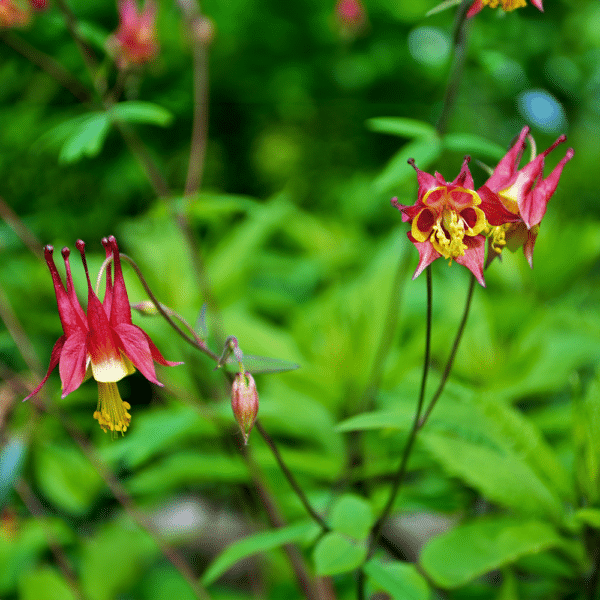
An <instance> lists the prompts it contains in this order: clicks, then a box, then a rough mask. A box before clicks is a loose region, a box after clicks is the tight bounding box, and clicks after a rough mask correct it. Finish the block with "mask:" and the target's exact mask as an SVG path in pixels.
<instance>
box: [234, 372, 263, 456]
mask: <svg viewBox="0 0 600 600" xmlns="http://www.w3.org/2000/svg"><path fill="white" fill-rule="evenodd" d="M231 408H232V409H233V415H234V416H235V420H236V421H237V422H238V425H239V426H240V430H241V432H242V436H243V437H244V444H247V443H248V436H249V435H250V431H251V430H252V426H253V425H254V421H255V420H256V415H257V414H258V392H257V391H256V383H255V382H254V378H253V377H252V375H250V373H236V376H235V379H234V380H233V384H232V386H231Z"/></svg>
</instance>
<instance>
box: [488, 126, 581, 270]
mask: <svg viewBox="0 0 600 600" xmlns="http://www.w3.org/2000/svg"><path fill="white" fill-rule="evenodd" d="M527 139H529V142H530V144H531V149H532V152H531V160H530V161H529V162H528V163H527V164H526V165H525V166H524V167H523V168H522V169H519V163H520V161H521V157H522V155H523V151H524V150H525V146H526V140H527ZM566 140H567V137H566V136H565V135H561V136H560V137H559V138H558V139H557V140H556V141H555V142H554V144H552V146H550V148H548V149H547V150H545V151H544V152H542V153H541V154H538V155H537V156H536V154H535V142H534V140H533V137H532V136H531V135H530V133H529V127H523V129H522V130H521V133H520V134H519V137H518V139H517V141H516V142H515V144H514V145H513V146H512V147H511V148H510V150H509V151H508V152H507V153H506V155H505V156H504V157H503V158H502V160H501V161H500V162H499V163H498V165H497V166H496V168H495V169H494V172H493V173H492V176H491V177H490V178H489V179H488V180H487V181H486V182H485V184H484V185H483V186H482V187H481V188H480V189H479V190H477V192H478V193H479V195H480V196H481V198H482V199H483V204H482V208H483V210H484V211H485V214H486V217H487V220H488V223H489V225H490V231H489V239H490V249H491V250H493V251H495V253H496V254H500V252H501V251H502V248H503V247H504V246H505V245H506V246H507V247H508V249H509V250H512V251H515V250H516V249H518V248H520V247H521V246H523V252H524V254H525V256H526V258H527V260H528V262H529V265H530V266H531V267H533V247H534V244H535V240H536V238H537V235H538V231H539V228H540V223H541V221H542V218H543V217H544V215H545V214H546V208H547V205H548V201H549V200H550V198H551V197H552V194H554V192H555V190H556V187H557V185H558V181H559V179H560V176H561V174H562V170H563V168H564V166H565V164H567V162H569V161H570V160H571V158H573V154H574V151H573V148H569V149H568V150H567V152H566V153H565V156H564V157H563V158H562V159H561V160H560V162H559V163H558V164H557V165H556V167H554V169H553V171H552V172H551V173H550V174H549V175H548V177H546V179H544V177H543V173H544V159H545V158H546V156H548V154H549V153H550V152H552V150H554V148H556V147H557V146H558V145H559V144H562V143H563V142H565V141H566ZM492 258H493V255H492V256H491V257H489V258H488V262H489V261H490V260H491V259H492Z"/></svg>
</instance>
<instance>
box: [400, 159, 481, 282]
mask: <svg viewBox="0 0 600 600" xmlns="http://www.w3.org/2000/svg"><path fill="white" fill-rule="evenodd" d="M469 160H470V159H469V157H466V158H465V160H464V162H463V165H462V168H461V170H460V173H459V174H458V176H457V177H456V179H455V180H454V181H453V182H452V183H448V182H446V181H445V180H444V178H443V177H442V175H440V174H439V173H437V172H436V174H435V177H434V176H433V175H430V174H429V173H425V172H424V171H421V170H420V169H419V168H417V166H416V165H415V161H414V160H412V159H411V160H409V161H408V162H409V163H410V164H411V165H412V166H413V167H414V169H415V170H416V172H417V180H418V183H419V192H418V198H417V202H416V203H415V204H414V205H413V206H405V205H403V204H400V203H399V202H398V199H397V198H393V199H392V205H393V206H395V207H396V208H397V209H398V210H399V211H400V212H401V213H402V220H403V221H405V222H406V221H409V222H410V223H411V230H410V231H409V232H408V238H409V239H410V241H411V242H412V243H413V244H414V245H415V247H416V248H417V250H418V251H419V264H418V266H417V270H416V271H415V274H414V276H413V279H415V277H418V276H419V275H420V274H421V273H422V272H423V270H424V269H425V267H427V266H429V265H430V264H431V263H432V262H433V261H434V260H436V259H437V258H440V257H444V258H447V259H449V260H450V263H452V261H453V260H455V261H456V262H457V263H458V264H460V265H464V266H465V267H467V269H469V271H471V273H473V275H475V277H476V278H477V281H479V283H480V284H481V285H482V286H485V281H484V279H483V262H484V257H485V237H484V236H483V235H482V232H483V231H484V230H485V228H486V226H487V222H486V218H485V214H484V212H483V210H481V208H479V205H480V204H481V198H480V197H479V195H478V194H477V192H475V190H474V189H473V177H472V176H471V172H470V171H469V166H468V163H469Z"/></svg>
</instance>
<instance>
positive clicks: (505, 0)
mask: <svg viewBox="0 0 600 600" xmlns="http://www.w3.org/2000/svg"><path fill="white" fill-rule="evenodd" d="M498 4H500V6H502V10H505V11H506V12H509V11H511V10H515V8H523V7H524V6H527V2H526V1H525V0H475V2H473V4H471V8H469V10H468V12H467V18H470V17H474V16H475V15H476V14H477V13H478V12H479V11H480V10H482V9H483V7H484V6H489V7H490V8H496V7H497V6H498ZM531 4H533V5H534V6H535V7H536V8H539V9H540V10H541V11H542V12H544V7H543V6H542V0H531Z"/></svg>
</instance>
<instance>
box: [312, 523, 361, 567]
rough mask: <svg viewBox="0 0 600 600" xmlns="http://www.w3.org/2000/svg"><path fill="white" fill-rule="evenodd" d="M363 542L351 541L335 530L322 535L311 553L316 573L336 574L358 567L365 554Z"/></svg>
mask: <svg viewBox="0 0 600 600" xmlns="http://www.w3.org/2000/svg"><path fill="white" fill-rule="evenodd" d="M367 551H368V548H367V545H366V544H365V543H364V542H358V543H356V542H353V541H351V540H349V539H348V538H347V537H344V536H343V535H342V534H341V533H338V532H337V531H332V532H330V533H328V534H326V535H324V536H323V537H322V538H321V539H320V540H319V542H318V544H317V545H316V547H315V550H314V553H313V560H314V561H315V571H316V572H317V575H337V574H338V573H347V572H348V571H353V570H354V569H356V568H358V567H360V565H361V564H362V562H363V561H364V559H365V558H366V556H367Z"/></svg>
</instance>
